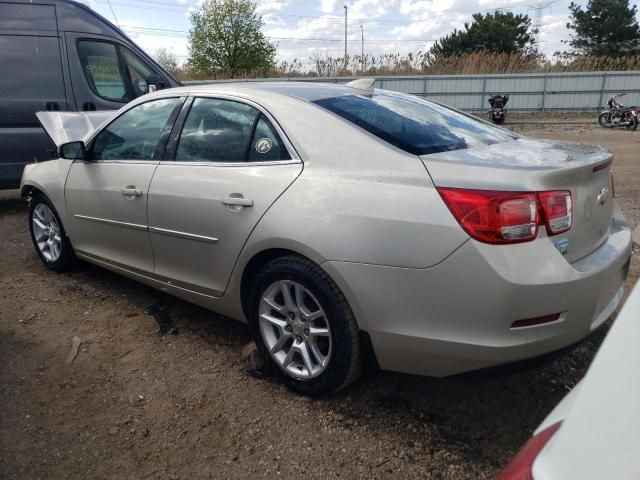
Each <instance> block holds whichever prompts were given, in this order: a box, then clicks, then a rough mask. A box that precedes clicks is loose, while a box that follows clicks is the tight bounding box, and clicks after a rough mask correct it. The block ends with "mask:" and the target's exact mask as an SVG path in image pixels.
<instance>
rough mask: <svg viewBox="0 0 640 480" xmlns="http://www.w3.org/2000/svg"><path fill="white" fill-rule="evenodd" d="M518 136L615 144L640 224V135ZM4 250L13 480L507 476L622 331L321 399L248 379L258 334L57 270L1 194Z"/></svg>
mask: <svg viewBox="0 0 640 480" xmlns="http://www.w3.org/2000/svg"><path fill="white" fill-rule="evenodd" d="M514 120H515V119H514ZM512 128H514V129H517V130H518V131H521V132H522V131H524V132H527V133H529V134H531V135H534V136H539V137H547V138H559V139H570V140H577V141H583V142H589V143H599V144H603V145H606V146H608V147H610V148H611V149H612V150H614V152H615V153H616V154H617V156H616V160H615V171H616V178H617V182H616V195H617V197H618V202H619V204H620V206H621V207H622V209H623V211H624V213H625V214H626V215H627V218H628V219H629V220H630V221H631V222H632V223H633V224H634V225H635V224H638V223H639V222H640V156H639V155H638V151H639V150H640V132H635V133H631V132H626V131H608V130H603V129H600V128H599V127H596V126H594V125H588V124H585V125H583V126H576V125H564V126H563V125H562V124H560V125H559V124H557V123H556V124H554V125H553V126H545V125H538V124H536V125H522V124H519V125H514V126H513V127H512ZM639 251H640V249H636V251H635V253H634V259H633V262H632V270H631V275H630V277H629V280H628V283H629V285H632V284H634V283H635V282H636V281H637V279H638V276H639V273H640V265H639V264H640V261H639V260H638V258H639V255H638V253H639ZM0 252H2V253H1V254H0V255H1V257H0V258H1V259H2V262H1V264H0V265H1V266H2V268H1V269H0V286H1V288H2V292H3V294H2V297H1V298H0V363H1V364H2V365H3V368H2V369H0V385H2V388H1V389H0V409H1V410H0V411H1V412H2V413H1V414H0V478H3V479H4V478H6V479H36V478H38V479H39V478H42V479H84V478H93V479H102V478H118V479H129V478H131V479H142V478H154V479H155V478H171V479H177V478H192V479H193V478H246V477H248V476H249V475H251V476H252V477H280V478H296V477H299V476H301V475H304V476H305V477H306V478H338V477H340V478H421V479H466V478H469V479H482V478H494V477H495V475H496V473H497V472H498V471H499V470H500V468H501V467H502V466H503V465H504V464H505V463H506V462H507V461H508V460H509V459H510V457H511V456H512V455H513V454H514V453H515V452H516V451H517V450H518V448H519V447H520V446H521V444H522V443H523V442H524V441H525V440H526V439H527V438H528V437H529V435H530V434H531V432H532V430H533V429H534V428H535V427H536V426H537V425H538V423H539V422H540V421H541V420H542V419H543V418H544V417H545V415H546V414H547V413H548V412H549V411H550V410H551V409H552V408H553V406H554V405H555V404H556V403H557V402H558V401H559V400H560V399H561V398H562V397H563V396H564V395H565V394H566V393H567V391H569V390H570V389H571V388H573V386H574V385H575V384H576V383H577V382H578V381H579V380H580V378H581V377H582V376H583V375H584V372H585V371H586V369H587V367H588V365H589V363H590V362H591V360H592V358H593V355H594V353H595V351H596V349H597V348H598V346H599V344H600V343H601V341H602V339H603V337H604V335H605V333H606V329H607V328H606V327H605V328H604V329H602V330H600V331H599V332H597V333H596V334H594V335H593V336H592V337H590V338H589V339H587V340H586V341H585V342H583V343H582V344H580V345H579V346H577V347H576V348H574V349H573V350H571V351H568V352H564V353H562V354H559V355H555V356H554V357H553V358H545V359H541V360H537V361H533V362H528V363H527V364H518V365H511V366H507V367H502V368H497V369H491V370H488V371H483V372H479V373H478V372H476V373H472V374H466V375H462V376H456V377H451V378H447V379H432V378H423V377H413V376H408V375H399V374H392V373H384V372H369V373H368V374H367V375H366V377H365V378H364V379H362V380H361V381H359V382H358V383H356V384H355V385H353V386H352V387H350V388H349V389H347V390H346V391H344V392H341V393H340V394H338V395H336V396H334V397H332V398H328V399H323V400H311V399H308V398H304V397H300V396H297V395H295V394H292V393H290V392H289V391H287V389H286V388H285V387H284V386H283V385H281V384H280V383H279V382H278V381H277V380H275V379H272V378H266V379H264V378H262V379H261V378H256V377H253V376H251V375H249V374H248V372H246V371H245V370H244V369H243V367H242V359H241V356H240V350H241V348H242V347H243V346H244V345H245V344H246V343H247V342H248V341H249V339H250V337H249V333H248V331H247V329H246V327H244V326H243V325H241V324H237V323H235V322H232V321H230V320H228V319H225V318H222V317H220V316H217V315H215V314H213V313H211V312H208V311H206V310H203V309H201V308H198V307H196V306H193V305H190V304H187V303H184V302H177V304H176V307H175V310H174V318H175V319H176V321H177V325H178V328H179V330H180V333H179V335H176V336H171V337H168V338H163V339H160V338H158V337H155V336H153V335H152V334H153V332H154V331H155V330H156V326H155V324H154V322H153V320H152V319H151V318H150V317H147V316H145V315H144V314H143V308H144V307H145V306H147V305H149V304H150V303H151V302H152V300H153V292H152V291H151V290H149V289H148V288H146V287H144V286H141V285H139V284H136V283H134V282H132V281H129V280H127V279H123V278H122V277H119V276H116V275H114V274H112V273H109V272H107V271H105V270H102V269H99V268H97V267H93V266H90V265H82V266H81V267H80V268H79V269H78V270H77V271H75V272H73V273H71V274H65V275H58V274H54V273H51V272H48V271H46V270H45V269H44V268H43V267H42V266H41V264H40V262H39V260H38V258H37V257H36V255H35V253H34V251H33V248H32V246H31V243H30V240H29V238H28V233H27V223H26V209H25V206H24V205H23V203H22V202H21V201H20V200H19V199H17V196H16V195H15V192H9V193H3V194H0ZM74 337H80V338H81V340H82V343H81V345H80V348H79V351H78V355H77V357H76V358H75V360H73V362H72V363H70V364H68V363H67V362H66V359H67V356H68V355H69V351H70V349H71V346H72V340H73V338H74Z"/></svg>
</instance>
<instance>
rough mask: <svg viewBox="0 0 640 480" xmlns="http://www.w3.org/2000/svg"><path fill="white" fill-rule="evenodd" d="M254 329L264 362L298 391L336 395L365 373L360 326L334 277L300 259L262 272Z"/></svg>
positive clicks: (253, 307)
mask: <svg viewBox="0 0 640 480" xmlns="http://www.w3.org/2000/svg"><path fill="white" fill-rule="evenodd" d="M249 301H250V304H249V324H250V325H251V327H252V331H253V333H254V336H255V340H256V344H257V345H258V349H259V350H260V353H261V354H262V355H263V357H264V358H265V360H266V361H267V362H269V363H270V364H271V365H273V366H275V367H277V370H279V371H280V372H282V374H283V377H284V380H285V383H286V384H287V385H288V386H289V387H290V388H291V389H292V390H294V391H296V392H298V393H302V394H304V395H310V396H320V395H326V394H329V393H333V392H336V391H338V390H340V389H342V388H344V387H346V386H347V385H349V384H350V383H352V382H353V381H354V380H355V379H356V378H357V377H358V375H359V373H360V366H361V365H360V363H361V360H360V343H359V335H358V326H357V324H356V321H355V317H354V315H353V312H352V311H351V308H350V307H349V304H348V303H347V300H346V299H345V297H344V295H343V294H342V292H341V291H340V289H339V288H338V286H337V285H336V284H335V282H333V280H332V279H331V278H330V277H329V275H328V274H327V273H326V272H325V271H324V270H322V269H321V268H320V267H319V266H318V265H316V264H315V263H313V262H311V261H309V260H307V259H305V258H302V257H298V256H287V257H281V258H277V259H275V260H273V261H271V262H270V263H268V264H267V265H265V266H264V267H263V268H262V270H260V272H259V273H258V275H257V277H256V280H255V282H254V286H253V288H252V290H251V293H250V297H249Z"/></svg>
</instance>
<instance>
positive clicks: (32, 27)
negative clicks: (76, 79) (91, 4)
mask: <svg viewBox="0 0 640 480" xmlns="http://www.w3.org/2000/svg"><path fill="white" fill-rule="evenodd" d="M0 59H1V61H0V65H2V67H3V71H2V72H1V74H0V188H2V187H17V186H18V185H19V183H20V176H21V175H22V169H23V168H24V165H25V164H26V163H31V162H33V161H34V159H36V160H38V161H41V160H46V159H49V158H53V156H52V153H51V152H53V151H54V150H55V145H53V143H51V140H50V139H49V137H48V136H47V135H46V134H45V133H44V131H43V130H42V128H41V127H40V124H39V123H38V120H37V118H36V116H35V112H39V111H45V110H54V111H55V110H66V109H67V100H66V94H65V87H64V80H63V76H62V72H63V69H62V60H61V56H60V39H59V38H58V30H57V24H56V15H55V6H53V5H35V4H16V3H0ZM47 150H50V152H47Z"/></svg>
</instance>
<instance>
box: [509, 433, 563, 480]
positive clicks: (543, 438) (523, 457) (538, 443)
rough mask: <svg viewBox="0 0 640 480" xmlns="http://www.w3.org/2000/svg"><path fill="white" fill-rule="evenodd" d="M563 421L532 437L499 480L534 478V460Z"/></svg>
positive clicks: (531, 479)
mask: <svg viewBox="0 0 640 480" xmlns="http://www.w3.org/2000/svg"><path fill="white" fill-rule="evenodd" d="M560 425H562V422H558V423H554V424H553V425H551V426H550V427H548V428H545V429H544V430H543V431H541V432H540V433H538V434H537V435H535V436H533V437H531V438H530V439H529V441H528V442H527V443H525V444H524V446H523V447H522V448H521V449H520V451H519V452H518V453H517V454H516V456H515V457H513V460H511V462H509V465H507V467H506V468H505V469H504V470H503V471H502V473H501V474H500V475H498V478H497V480H534V477H533V462H535V460H536V458H537V457H538V455H539V454H540V452H541V451H542V449H543V448H544V446H545V445H546V444H547V443H548V442H549V440H551V437H553V435H554V434H555V433H556V432H557V431H558V429H559V428H560Z"/></svg>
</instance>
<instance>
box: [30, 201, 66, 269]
mask: <svg viewBox="0 0 640 480" xmlns="http://www.w3.org/2000/svg"><path fill="white" fill-rule="evenodd" d="M29 232H30V233H31V241H32V242H33V246H34V248H35V249H36V253H37V254H38V256H39V257H40V260H42V263H43V264H44V265H45V267H47V268H48V269H50V270H53V271H56V272H66V271H68V270H70V269H71V268H72V267H73V266H74V264H75V262H76V255H75V253H74V251H73V247H72V246H71V242H70V241H69V239H68V238H67V235H66V233H65V230H64V227H63V226H62V222H61V221H60V217H59V216H58V212H57V211H56V209H55V207H54V206H53V204H52V203H51V202H50V201H49V199H48V198H47V197H45V196H44V195H36V196H35V197H33V198H32V199H31V201H30V202H29Z"/></svg>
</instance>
